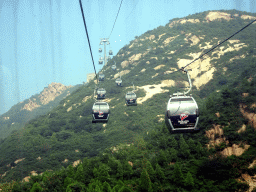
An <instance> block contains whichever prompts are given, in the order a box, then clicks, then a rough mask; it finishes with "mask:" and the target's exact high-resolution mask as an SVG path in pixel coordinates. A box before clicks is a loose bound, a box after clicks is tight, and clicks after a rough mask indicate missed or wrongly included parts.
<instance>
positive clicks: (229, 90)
mask: <svg viewBox="0 0 256 192" xmlns="http://www.w3.org/2000/svg"><path fill="white" fill-rule="evenodd" d="M255 16H256V15H255V14H251V13H246V12H239V11H235V10H229V11H207V12H203V13H198V14H195V15H190V16H187V17H185V18H181V19H180V18H178V19H173V20H171V21H170V22H169V23H167V24H166V26H159V27H158V28H157V29H153V30H151V31H148V32H146V33H144V34H143V35H141V36H140V37H136V38H135V39H134V40H133V41H131V42H130V43H129V44H128V45H126V46H124V47H123V48H122V49H120V51H119V52H118V53H117V54H116V56H114V57H113V59H112V60H110V62H109V63H108V65H107V66H104V67H103V69H102V71H101V72H103V73H104V74H105V81H103V82H100V83H99V85H97V86H98V87H103V88H105V89H106V91H107V94H106V99H105V101H106V102H108V103H109V106H110V111H111V114H110V119H109V121H108V123H107V124H106V123H105V124H101V123H98V124H92V123H91V120H92V115H91V109H92V105H93V103H94V88H95V86H96V85H95V83H96V80H95V79H94V81H90V82H89V83H88V85H87V86H80V87H79V88H78V89H77V90H76V91H74V92H73V93H72V94H70V95H69V96H67V97H66V98H64V99H63V100H62V101H61V102H60V103H59V105H58V106H57V107H56V108H54V109H53V110H51V111H49V112H47V113H46V114H45V115H43V116H41V117H40V118H37V119H34V120H31V121H30V122H29V123H28V124H27V125H26V126H25V127H24V129H22V130H21V131H15V132H13V133H12V134H11V135H10V136H9V137H7V138H6V139H5V140H3V141H2V143H1V144H0V148H1V150H0V157H1V159H0V162H1V163H0V167H1V171H0V174H1V179H2V181H9V180H12V179H20V180H21V179H23V178H24V176H28V175H29V174H30V173H31V171H36V173H37V174H40V173H43V172H44V171H46V170H49V169H51V170H57V169H59V168H61V167H64V168H67V167H68V165H71V164H73V163H74V162H77V161H79V160H80V161H81V162H82V159H84V158H85V157H88V158H90V159H91V160H90V162H94V161H96V162H97V163H96V164H95V163H92V164H90V163H88V161H89V160H88V159H87V160H85V161H83V162H86V163H85V164H84V165H83V166H84V168H86V166H88V165H93V166H95V167H94V168H95V169H96V170H95V171H93V172H90V174H91V175H90V176H88V178H90V179H93V178H94V179H96V178H97V179H99V178H100V176H99V175H101V174H100V173H98V172H97V170H108V172H109V174H110V173H111V174H112V175H111V174H110V175H111V179H109V180H104V179H103V180H101V179H99V180H101V182H102V183H103V182H104V181H107V182H109V183H111V187H114V186H115V185H116V184H117V179H118V178H116V177H115V176H114V175H116V174H115V173H116V172H117V170H114V167H117V165H114V163H112V164H111V165H110V164H108V163H107V162H112V160H113V162H119V161H120V163H121V164H122V166H124V167H126V168H127V162H130V163H129V164H128V165H129V166H130V168H131V166H132V165H134V166H132V168H131V170H130V169H129V170H130V172H129V171H127V170H128V168H127V170H126V176H125V177H124V178H125V180H126V181H127V182H128V183H129V184H131V183H132V184H133V185H134V184H135V183H136V184H139V182H140V181H141V180H143V179H142V178H144V176H145V174H146V173H145V172H143V174H144V176H141V178H140V171H139V170H142V169H139V168H138V164H139V165H143V162H144V160H145V159H146V160H148V161H150V163H151V164H152V165H153V168H154V169H155V170H156V169H158V170H159V168H157V167H158V166H159V165H160V167H161V169H162V170H165V171H164V173H163V174H164V176H165V178H166V180H162V181H163V186H164V189H166V190H170V191H172V190H173V191H177V188H179V187H182V188H183V189H184V190H185V189H188V188H189V186H190V187H191V186H192V184H191V182H190V181H191V177H192V178H195V181H194V182H195V185H194V184H193V187H195V191H196V190H199V189H204V190H205V191H211V190H212V191H214V190H215V191H221V190H222V191H228V188H229V189H230V190H231V191H235V189H242V188H243V187H244V188H243V189H249V186H247V185H246V184H245V185H244V184H241V183H237V181H238V180H239V179H240V180H241V181H244V180H243V176H244V175H245V176H244V177H246V178H248V175H249V176H250V178H253V177H251V176H254V175H255V174H256V171H255V166H253V165H252V163H253V162H254V160H255V158H256V157H255V154H256V152H255V147H256V144H255V139H256V138H255V136H254V135H255V134H254V133H255V129H254V127H252V126H251V124H252V123H251V124H250V121H249V120H247V117H251V115H253V114H251V113H255V111H254V107H251V108H250V106H254V105H253V101H254V100H255V89H254V86H255V84H256V83H255V79H254V74H255V72H256V68H255V61H256V58H255V57H256V50H255V44H256V38H255V35H256V34H255V26H256V25H255V24H252V25H251V26H250V27H248V28H246V29H245V30H244V31H242V32H241V33H239V34H237V35H236V36H235V37H234V38H233V39H230V40H229V41H227V42H226V43H224V44H222V45H221V46H220V47H218V48H216V49H215V50H214V51H212V52H211V53H209V54H208V55H206V56H204V57H203V59H202V60H201V61H197V62H194V63H193V64H192V65H190V66H189V69H192V71H191V73H190V74H191V77H192V83H193V89H192V92H191V93H192V94H193V97H194V98H195V99H196V101H197V102H198V104H199V109H200V122H199V125H198V126H199V128H200V130H201V131H200V132H199V133H197V134H183V135H182V134H181V135H170V133H169V132H168V130H167V129H166V127H165V126H164V123H163V120H164V114H165V109H166V105H167V101H168V99H169V95H170V94H172V93H174V92H176V91H183V90H186V87H187V86H188V82H187V76H186V75H185V74H182V73H181V72H179V71H178V69H179V68H180V67H182V66H184V65H186V64H188V63H189V62H191V61H192V60H193V59H195V58H197V57H198V56H199V55H201V54H202V53H204V52H205V51H207V50H208V49H210V48H211V47H213V46H214V45H217V44H218V43H219V42H221V41H222V40H224V39H225V38H227V37H229V36H230V35H232V34H233V33H235V32H236V31H238V30H239V29H241V28H242V27H244V26H245V25H247V24H248V23H249V22H251V21H252V19H255ZM114 63H116V64H117V70H116V71H113V70H112V69H111V65H112V64H114ZM120 75H121V77H122V80H123V86H122V87H117V86H116V84H115V79H116V78H118V77H119V76H120ZM249 79H251V82H249ZM132 84H134V85H135V88H136V91H135V92H136V95H137V97H138V106H130V107H127V106H126V105H125V99H124V97H125V94H126V92H127V91H130V90H132ZM247 93H248V97H246V96H245V97H243V94H244V95H246V94H247ZM31 101H33V100H32V99H31ZM240 104H241V106H244V107H242V108H241V109H240V108H239V107H240ZM37 105H42V103H38V104H37ZM245 106H246V107H247V108H246V107H245ZM23 107H24V106H23ZM243 109H244V111H242V110H243ZM240 110H241V111H240ZM23 111H24V110H23ZM244 115H245V116H244ZM253 117H254V116H253ZM242 130H244V131H242ZM122 149H125V150H122ZM103 151H104V154H105V153H106V154H107V155H106V158H105V157H104V155H102V153H103ZM10 152H11V153H10ZM141 152H142V153H141ZM142 154H143V155H144V156H143V157H142ZM144 157H145V159H144ZM108 158H109V159H111V161H108ZM99 159H100V162H99ZM17 160H22V161H20V162H19V163H15V162H17ZM116 160H117V161H116ZM80 161H79V162H80ZM135 163H136V164H137V165H135ZM107 164H108V165H107ZM251 165H252V169H251V168H249V167H250V166H251ZM118 166H119V164H118ZM129 166H128V167H129ZM102 167H105V168H104V169H101V168H102ZM80 169H82V168H79V170H80ZM90 169H92V168H90ZM124 169H125V168H124ZM86 170H87V168H86ZM143 170H144V169H143ZM202 170H203V171H202ZM230 170H231V171H230ZM128 172H129V174H128ZM158 172H159V171H158ZM33 173H34V172H33ZM152 173H153V172H152ZM63 174H64V173H63ZM104 174H106V173H105V172H104ZM120 174H121V173H120ZM159 174H160V172H159ZM175 174H178V175H179V176H180V177H181V178H182V177H183V176H181V175H182V174H184V175H186V182H185V181H184V182H185V183H186V184H184V183H179V181H178V180H177V179H176V178H172V176H171V175H175ZM246 174H247V175H246ZM71 175H72V174H71ZM160 175H161V174H160ZM191 175H192V176H191ZM63 177H64V176H63ZM65 177H66V176H65ZM70 177H71V176H70ZM145 177H146V176H145ZM184 177H185V176H184ZM131 178H135V179H133V180H132V179H131ZM139 179H140V180H139ZM150 179H151V180H152V181H153V180H154V181H155V182H159V180H157V179H156V178H154V177H152V178H150ZM88 180H89V179H87V180H86V182H85V183H86V185H88V186H89V185H90V184H89V183H90V181H88ZM131 180H132V181H131ZM181 180H182V179H181ZM251 180H252V179H251ZM60 182H62V180H61V181H60ZM63 182H64V181H63ZM170 183H175V184H174V185H170ZM189 183H190V184H189ZM99 185H100V184H99ZM154 186H158V185H157V184H154ZM246 186H247V187H246ZM86 187H87V186H86ZM252 188H253V187H250V190H252Z"/></svg>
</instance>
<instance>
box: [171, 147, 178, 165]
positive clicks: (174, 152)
mask: <svg viewBox="0 0 256 192" xmlns="http://www.w3.org/2000/svg"><path fill="white" fill-rule="evenodd" d="M169 151H170V152H169V153H170V157H169V158H170V162H176V161H177V160H178V151H177V150H176V149H174V148H171V149H170V150H169Z"/></svg>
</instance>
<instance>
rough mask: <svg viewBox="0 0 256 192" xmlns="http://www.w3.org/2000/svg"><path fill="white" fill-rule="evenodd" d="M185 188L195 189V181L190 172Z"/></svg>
mask: <svg viewBox="0 0 256 192" xmlns="http://www.w3.org/2000/svg"><path fill="white" fill-rule="evenodd" d="M185 186H186V187H188V188H189V189H191V188H192V187H194V179H193V177H192V175H191V173H190V172H188V173H187V176H186V178H185Z"/></svg>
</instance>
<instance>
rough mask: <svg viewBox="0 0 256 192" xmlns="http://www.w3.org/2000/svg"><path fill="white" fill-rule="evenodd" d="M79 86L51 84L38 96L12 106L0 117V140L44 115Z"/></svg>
mask: <svg viewBox="0 0 256 192" xmlns="http://www.w3.org/2000/svg"><path fill="white" fill-rule="evenodd" d="M78 87H80V85H77V86H65V85H62V84H61V83H54V82H53V83H51V84H49V85H48V87H45V88H44V90H43V91H42V92H41V93H40V94H36V95H33V96H31V97H30V98H29V99H26V100H24V101H22V102H20V103H18V104H16V105H14V106H12V108H11V109H10V110H9V111H7V112H6V113H4V114H2V115H1V116H0V138H2V139H3V138H5V137H7V136H8V135H9V134H10V133H11V132H12V131H13V130H18V129H21V128H23V127H24V125H25V124H26V123H27V122H28V121H29V120H31V119H33V118H35V117H38V116H40V115H44V114H45V113H47V112H48V111H50V110H52V109H53V108H54V107H56V106H58V105H59V102H60V101H61V100H62V99H63V98H65V97H67V96H68V95H70V94H71V93H72V92H73V91H74V90H76V89H77V88H78Z"/></svg>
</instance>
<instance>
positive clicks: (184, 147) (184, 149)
mask: <svg viewBox="0 0 256 192" xmlns="http://www.w3.org/2000/svg"><path fill="white" fill-rule="evenodd" d="M179 144H180V151H179V152H180V155H181V156H182V157H183V158H188V157H189V156H190V150H189V146H188V144H187V143H186V141H185V139H184V138H183V135H180V140H179Z"/></svg>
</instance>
